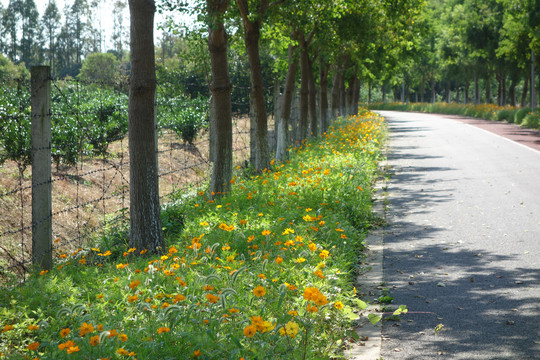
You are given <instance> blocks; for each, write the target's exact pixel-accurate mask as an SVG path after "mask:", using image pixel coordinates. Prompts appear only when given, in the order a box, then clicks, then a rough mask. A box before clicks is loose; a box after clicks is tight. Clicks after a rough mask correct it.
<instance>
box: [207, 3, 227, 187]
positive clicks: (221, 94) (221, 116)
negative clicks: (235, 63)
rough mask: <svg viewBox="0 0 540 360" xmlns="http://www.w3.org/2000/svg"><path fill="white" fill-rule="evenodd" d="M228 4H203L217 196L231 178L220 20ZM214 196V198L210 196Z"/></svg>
mask: <svg viewBox="0 0 540 360" xmlns="http://www.w3.org/2000/svg"><path fill="white" fill-rule="evenodd" d="M228 6H229V0H206V8H207V22H208V50H209V52H210V61H211V66H212V79H211V82H210V91H211V92H212V102H211V107H210V116H211V120H210V121H212V122H213V124H214V126H213V130H214V133H213V134H211V135H212V138H213V139H212V140H213V142H214V144H213V147H212V151H213V152H214V153H213V154H212V156H211V157H212V160H213V169H212V179H211V183H210V193H211V194H215V195H220V194H223V193H225V192H228V191H229V190H230V181H231V177H232V109H231V89H232V85H231V79H230V76H229V65H228V61H227V32H226V31H225V26H224V24H223V22H224V19H223V16H224V14H225V12H226V11H227V7H228ZM213 196H214V195H213Z"/></svg>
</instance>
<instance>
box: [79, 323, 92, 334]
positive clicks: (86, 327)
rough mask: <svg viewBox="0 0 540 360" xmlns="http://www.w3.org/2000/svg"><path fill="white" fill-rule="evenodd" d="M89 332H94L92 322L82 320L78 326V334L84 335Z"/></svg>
mask: <svg viewBox="0 0 540 360" xmlns="http://www.w3.org/2000/svg"><path fill="white" fill-rule="evenodd" d="M91 332H94V326H93V325H92V324H87V323H86V322H84V323H83V324H82V325H81V328H80V331H79V336H81V337H82V336H84V335H86V334H88V333H91Z"/></svg>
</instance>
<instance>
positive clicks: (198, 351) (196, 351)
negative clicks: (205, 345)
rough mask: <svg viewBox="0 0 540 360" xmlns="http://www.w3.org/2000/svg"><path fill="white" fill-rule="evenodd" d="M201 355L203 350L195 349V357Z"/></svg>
mask: <svg viewBox="0 0 540 360" xmlns="http://www.w3.org/2000/svg"><path fill="white" fill-rule="evenodd" d="M199 356H201V350H195V351H194V352H193V357H199Z"/></svg>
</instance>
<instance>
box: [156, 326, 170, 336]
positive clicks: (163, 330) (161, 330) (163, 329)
mask: <svg viewBox="0 0 540 360" xmlns="http://www.w3.org/2000/svg"><path fill="white" fill-rule="evenodd" d="M169 331H171V329H169V328H168V327H160V328H159V329H158V331H157V332H158V334H160V335H161V334H163V333H164V332H169Z"/></svg>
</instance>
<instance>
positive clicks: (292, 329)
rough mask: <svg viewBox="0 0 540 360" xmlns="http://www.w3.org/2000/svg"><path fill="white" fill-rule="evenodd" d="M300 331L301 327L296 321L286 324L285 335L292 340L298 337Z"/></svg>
mask: <svg viewBox="0 0 540 360" xmlns="http://www.w3.org/2000/svg"><path fill="white" fill-rule="evenodd" d="M299 330H300V327H299V326H298V324H297V323H295V322H294V321H289V322H288V323H287V324H285V333H286V334H287V335H288V336H290V337H292V338H294V337H296V334H298V331H299Z"/></svg>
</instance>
